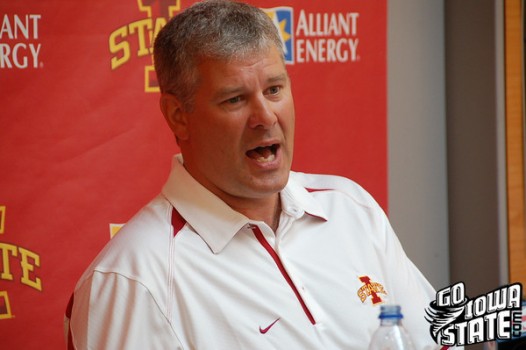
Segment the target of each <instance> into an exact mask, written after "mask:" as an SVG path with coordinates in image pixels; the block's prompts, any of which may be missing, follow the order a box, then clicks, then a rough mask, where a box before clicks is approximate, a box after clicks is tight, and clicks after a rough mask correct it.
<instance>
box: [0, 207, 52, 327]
mask: <svg viewBox="0 0 526 350" xmlns="http://www.w3.org/2000/svg"><path fill="white" fill-rule="evenodd" d="M6 211H7V207H6V206H5V205H0V237H2V235H3V234H5V231H6ZM0 255H1V256H2V259H1V264H0V281H13V280H15V276H16V277H17V278H18V276H17V275H18V274H19V275H20V279H19V281H20V283H21V284H23V285H25V286H27V287H31V288H33V289H36V290H37V291H39V292H41V291H42V280H41V279H40V278H39V277H37V276H36V273H37V271H36V268H39V267H40V255H38V254H36V253H34V252H32V251H30V250H28V249H26V248H22V247H19V246H16V245H14V244H10V243H3V242H0ZM1 289H2V288H1V287H0V320H2V319H9V318H14V317H15V316H14V314H13V311H12V308H11V303H10V299H9V294H8V291H6V290H1Z"/></svg>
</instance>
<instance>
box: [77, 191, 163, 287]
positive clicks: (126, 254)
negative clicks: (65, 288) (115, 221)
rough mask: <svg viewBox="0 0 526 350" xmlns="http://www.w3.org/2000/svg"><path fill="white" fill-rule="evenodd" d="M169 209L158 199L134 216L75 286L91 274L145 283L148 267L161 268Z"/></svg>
mask: <svg viewBox="0 0 526 350" xmlns="http://www.w3.org/2000/svg"><path fill="white" fill-rule="evenodd" d="M171 216H172V206H171V205H170V203H169V202H168V201H167V200H166V199H165V198H164V197H163V196H161V195H159V196H158V197H156V198H155V199H154V200H152V201H151V202H150V203H148V204H147V205H146V206H145V207H143V208H142V209H141V210H139V211H138V212H137V214H135V215H134V216H133V217H132V218H131V219H130V220H129V221H128V222H127V223H125V224H124V226H123V227H122V228H121V229H120V230H119V232H118V233H117V234H116V235H115V236H114V237H113V238H111V239H110V240H109V241H108V242H107V243H106V245H105V246H104V248H103V249H102V250H101V252H100V253H99V254H98V255H97V257H96V258H95V259H94V260H93V261H92V263H91V264H90V266H89V267H88V268H87V269H86V271H85V272H84V274H83V275H82V277H81V278H80V280H79V284H80V283H82V282H83V281H84V280H86V279H88V278H90V277H91V276H92V275H93V273H95V272H99V273H103V274H112V273H113V274H118V275H120V276H122V277H125V278H129V279H132V280H135V281H137V282H140V283H146V282H147V281H148V280H149V279H150V278H151V277H153V276H149V272H148V271H151V270H150V268H151V265H152V264H155V265H160V266H162V265H163V261H166V260H165V259H167V256H168V254H169V243H170V240H171V238H172V237H173V229H172V226H171Z"/></svg>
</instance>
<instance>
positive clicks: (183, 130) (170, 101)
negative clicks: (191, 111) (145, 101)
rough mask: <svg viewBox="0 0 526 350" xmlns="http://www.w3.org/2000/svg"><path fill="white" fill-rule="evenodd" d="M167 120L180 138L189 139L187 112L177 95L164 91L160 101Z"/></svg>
mask: <svg viewBox="0 0 526 350" xmlns="http://www.w3.org/2000/svg"><path fill="white" fill-rule="evenodd" d="M159 103H160V106H161V111H162V112H163V115H164V118H165V119H166V122H167V123H168V125H169V126H170V129H172V132H173V134H174V135H175V137H176V138H177V139H178V140H187V139H188V124H187V121H188V120H187V117H188V115H187V113H186V112H185V111H184V108H183V104H182V103H181V102H180V101H179V100H178V99H177V97H175V95H172V94H168V93H162V94H161V99H160V101H159Z"/></svg>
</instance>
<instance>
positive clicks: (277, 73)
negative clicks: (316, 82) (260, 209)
mask: <svg viewBox="0 0 526 350" xmlns="http://www.w3.org/2000/svg"><path fill="white" fill-rule="evenodd" d="M198 73H199V86H198V89H197V90H196V93H195V98H194V108H193V110H192V111H191V112H183V113H184V115H185V120H186V129H185V130H186V132H185V135H184V139H181V137H179V144H180V146H181V150H182V152H183V155H184V163H185V167H186V169H187V170H188V171H189V172H190V174H191V175H192V176H193V177H194V178H195V179H196V180H197V181H199V182H200V183H201V184H202V185H204V186H205V187H206V188H208V189H209V190H210V191H212V192H213V193H215V194H216V195H217V196H219V197H220V198H221V199H223V200H224V201H225V202H227V203H229V204H231V203H230V202H231V200H232V199H234V200H239V199H256V198H257V199H262V198H268V197H271V196H273V195H275V194H276V193H277V192H279V191H280V190H281V189H282V188H283V187H284V186H285V185H286V183H287V180H288V176H289V170H290V167H291V163H292V153H293V142H294V103H293V99H292V93H291V88H290V80H289V77H288V75H287V72H286V69H285V64H284V63H283V61H282V59H281V57H280V54H279V52H278V50H277V49H276V48H275V47H272V48H270V49H269V50H266V51H263V52H261V53H257V54H254V55H251V56H250V57H249V58H248V59H242V60H230V61H223V60H205V61H204V62H203V63H201V64H200V65H199V66H198Z"/></svg>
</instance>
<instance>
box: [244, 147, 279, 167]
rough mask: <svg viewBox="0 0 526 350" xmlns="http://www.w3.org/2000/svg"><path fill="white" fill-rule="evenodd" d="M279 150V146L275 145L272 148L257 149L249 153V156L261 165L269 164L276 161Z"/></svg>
mask: <svg viewBox="0 0 526 350" xmlns="http://www.w3.org/2000/svg"><path fill="white" fill-rule="evenodd" d="M278 149H279V145H278V144H273V145H270V146H264V147H256V148H254V149H251V150H249V151H247V153H246V154H247V156H248V157H249V158H251V159H254V160H255V161H256V162H259V163H268V162H272V161H273V160H274V159H276V153H277V151H278Z"/></svg>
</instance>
